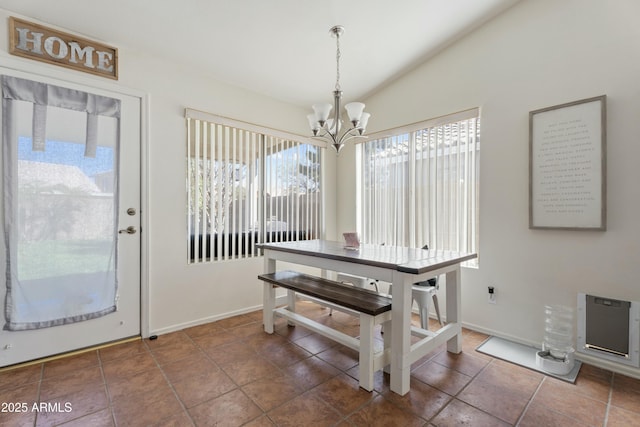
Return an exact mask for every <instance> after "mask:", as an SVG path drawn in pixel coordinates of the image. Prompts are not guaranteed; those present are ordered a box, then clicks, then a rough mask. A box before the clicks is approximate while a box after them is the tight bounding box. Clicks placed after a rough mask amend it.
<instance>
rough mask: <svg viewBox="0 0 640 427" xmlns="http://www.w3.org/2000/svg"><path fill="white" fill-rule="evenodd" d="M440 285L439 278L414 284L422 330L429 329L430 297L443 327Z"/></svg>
mask: <svg viewBox="0 0 640 427" xmlns="http://www.w3.org/2000/svg"><path fill="white" fill-rule="evenodd" d="M422 249H427V250H428V249H429V246H428V245H424V246H423V247H422ZM439 287H440V285H439V284H438V278H437V277H434V278H433V279H429V280H425V281H424V282H419V283H414V285H413V287H412V288H411V297H412V298H413V300H414V301H415V302H416V304H417V305H418V310H419V313H420V327H421V328H422V329H429V297H431V298H432V299H433V308H434V310H435V311H436V317H437V318H438V323H440V326H442V318H441V317H440V306H439V305H438V295H437V293H436V292H437V291H438V288H439ZM391 288H392V285H389V294H391Z"/></svg>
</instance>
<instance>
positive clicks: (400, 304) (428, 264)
mask: <svg viewBox="0 0 640 427" xmlns="http://www.w3.org/2000/svg"><path fill="white" fill-rule="evenodd" d="M258 247H259V248H260V249H262V250H263V255H264V267H263V268H264V272H265V273H274V272H275V271H276V269H277V267H278V265H277V262H285V263H291V264H296V265H299V266H307V267H315V268H318V269H320V270H321V272H322V273H321V274H322V275H323V276H326V275H327V272H340V273H347V274H350V275H354V276H360V277H366V278H367V279H372V280H379V281H383V282H388V283H390V284H392V285H393V286H392V288H391V301H392V303H391V305H392V308H391V331H390V334H388V333H387V331H386V330H385V334H384V335H385V337H384V339H385V340H389V341H390V342H389V347H390V352H391V357H390V364H389V366H388V371H389V375H390V389H391V391H393V392H395V393H398V394H400V395H405V394H406V393H407V392H409V389H410V370H411V365H412V363H414V362H416V361H417V360H419V359H421V358H422V357H424V356H425V355H427V354H429V353H430V352H431V351H433V350H435V349H436V348H438V347H439V346H441V345H442V344H444V343H446V348H447V351H449V352H452V353H460V352H461V351H462V323H461V320H462V317H461V315H462V313H461V306H462V304H461V293H462V292H461V290H462V287H461V277H460V276H461V264H462V263H464V262H465V261H469V260H471V259H474V258H476V257H477V254H475V253H465V252H456V251H448V250H436V249H428V250H427V249H419V248H411V247H403V246H390V245H376V244H360V245H359V247H357V248H354V247H346V246H345V243H344V242H338V241H330V240H299V241H288V242H272V243H260V244H259V245H258ZM287 268H289V267H287ZM442 274H444V275H445V281H444V282H445V285H444V286H445V299H446V304H445V310H446V311H445V318H446V321H445V325H444V326H442V327H441V328H440V329H438V330H436V331H429V330H425V329H421V328H420V327H418V326H415V325H412V322H411V315H412V304H413V303H412V286H413V284H415V283H418V282H422V281H425V280H428V279H430V278H433V277H437V276H440V275H442ZM267 318H269V319H272V317H271V315H269V316H267V315H266V314H265V319H267ZM266 328H267V325H266V324H265V330H267V329H266ZM389 335H390V337H389ZM412 336H413V337H414V338H413V339H412Z"/></svg>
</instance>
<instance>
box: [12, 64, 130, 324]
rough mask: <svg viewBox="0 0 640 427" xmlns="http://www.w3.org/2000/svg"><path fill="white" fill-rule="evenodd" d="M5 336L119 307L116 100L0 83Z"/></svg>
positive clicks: (23, 83)
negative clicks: (9, 331) (4, 258)
mask: <svg viewBox="0 0 640 427" xmlns="http://www.w3.org/2000/svg"><path fill="white" fill-rule="evenodd" d="M2 98H3V99H2V124H3V132H2V138H3V167H4V180H3V185H4V194H5V197H4V233H5V246H6V256H7V260H6V268H7V271H6V286H7V293H6V301H5V318H6V324H5V327H4V328H5V329H6V330H14V331H18V330H28V329H39V328H45V327H51V326H57V325H63V324H67V323H73V322H78V321H83V320H88V319H92V318H95V317H99V316H103V315H105V314H108V313H111V312H113V311H115V310H116V300H117V287H118V285H117V274H116V267H117V266H116V264H117V263H116V259H117V257H116V251H117V245H116V242H117V239H116V237H117V229H116V226H117V219H118V218H117V208H118V206H117V200H118V197H117V194H118V191H117V189H118V181H117V177H118V168H117V165H118V146H119V134H120V131H119V126H120V101H119V100H116V99H112V98H107V97H103V96H98V95H95V94H89V93H86V92H82V91H78V90H72V89H68V88H63V87H58V86H53V85H48V84H44V83H40V82H34V81H30V80H25V79H20V78H16V77H11V76H2Z"/></svg>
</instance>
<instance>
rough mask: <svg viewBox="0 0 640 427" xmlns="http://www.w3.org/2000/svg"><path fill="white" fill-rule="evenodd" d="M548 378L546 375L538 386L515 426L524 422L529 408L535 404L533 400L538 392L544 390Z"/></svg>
mask: <svg viewBox="0 0 640 427" xmlns="http://www.w3.org/2000/svg"><path fill="white" fill-rule="evenodd" d="M547 378H548V377H547V376H546V375H543V377H542V381H540V384H538V387H536V391H534V392H533V394H532V395H531V398H530V399H529V401H528V402H527V404H526V405H525V407H524V409H523V410H522V413H521V414H520V416H519V417H518V419H517V420H516V423H515V424H514V425H515V426H517V425H519V424H520V423H521V422H522V419H523V418H524V414H526V413H527V411H528V410H529V407H530V406H531V405H532V404H533V400H534V399H535V398H536V396H537V395H538V392H539V391H540V389H541V388H542V384H543V383H544V382H545V381H546V380H547Z"/></svg>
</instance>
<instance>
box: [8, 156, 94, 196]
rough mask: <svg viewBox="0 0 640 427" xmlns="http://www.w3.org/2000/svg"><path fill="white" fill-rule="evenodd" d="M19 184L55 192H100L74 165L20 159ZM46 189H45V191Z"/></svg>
mask: <svg viewBox="0 0 640 427" xmlns="http://www.w3.org/2000/svg"><path fill="white" fill-rule="evenodd" d="M18 171H19V172H18V186H19V187H22V188H25V187H31V188H37V189H39V192H47V193H53V194H66V193H84V194H100V193H101V191H100V189H99V188H98V186H97V185H96V184H95V182H93V180H92V179H91V178H90V177H88V176H87V175H85V174H84V173H83V172H82V171H81V170H80V168H78V167H77V166H72V165H60V164H55V163H43V162H32V161H29V160H18ZM43 190H44V191H43Z"/></svg>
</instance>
